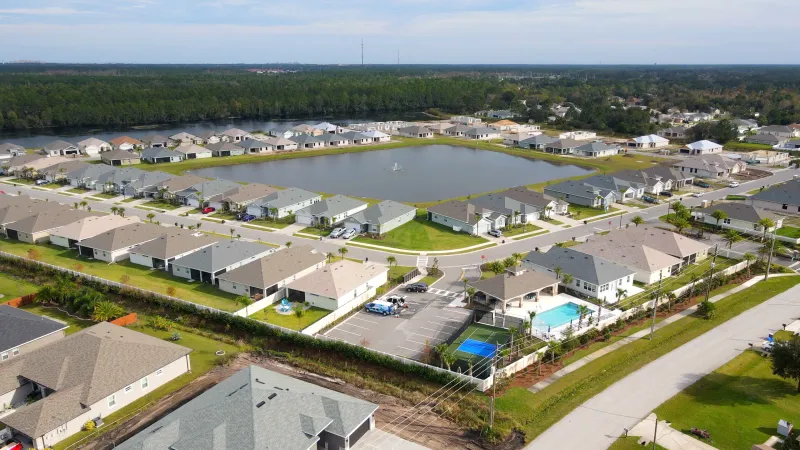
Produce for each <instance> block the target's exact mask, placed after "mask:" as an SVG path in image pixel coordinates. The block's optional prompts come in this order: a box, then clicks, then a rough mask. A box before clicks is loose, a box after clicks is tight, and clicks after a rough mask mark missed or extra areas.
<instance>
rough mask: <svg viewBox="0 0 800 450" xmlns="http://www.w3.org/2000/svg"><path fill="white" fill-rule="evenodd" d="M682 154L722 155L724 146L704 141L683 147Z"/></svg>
mask: <svg viewBox="0 0 800 450" xmlns="http://www.w3.org/2000/svg"><path fill="white" fill-rule="evenodd" d="M680 152H681V153H684V154H687V155H710V154H713V153H722V145H720V144H717V143H716V142H712V141H708V140H702V141H697V142H692V143H691V144H687V145H686V146H685V147H681V149H680Z"/></svg>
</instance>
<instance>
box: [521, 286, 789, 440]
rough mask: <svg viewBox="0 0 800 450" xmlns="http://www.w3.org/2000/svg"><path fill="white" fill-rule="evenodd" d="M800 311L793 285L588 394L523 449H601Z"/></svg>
mask: <svg viewBox="0 0 800 450" xmlns="http://www.w3.org/2000/svg"><path fill="white" fill-rule="evenodd" d="M798 315H800V286H795V287H793V288H792V289H789V290H788V291H785V292H783V293H781V294H779V295H776V296H775V297H773V298H771V299H769V300H767V301H765V302H764V303H761V304H760V305H758V306H755V307H753V308H751V309H749V310H747V311H745V312H743V313H742V314H739V315H738V316H736V317H734V318H732V319H730V320H728V321H727V322H724V323H721V324H720V325H719V326H717V327H715V328H713V329H711V330H709V331H708V332H706V333H704V334H703V335H701V336H698V337H697V338H696V339H693V340H692V341H690V342H688V343H686V344H684V345H682V346H680V347H678V348H677V349H675V350H673V351H671V352H669V353H667V354H666V355H664V356H662V357H661V358H658V359H657V360H655V361H653V362H651V363H649V364H647V365H646V366H644V367H642V368H641V369H639V370H637V371H636V372H634V373H632V374H630V375H628V376H626V377H624V378H622V379H621V380H619V381H617V382H616V383H614V384H613V385H611V386H610V387H609V388H607V389H606V390H604V391H603V392H601V393H600V394H598V395H596V396H594V397H592V398H591V399H590V400H588V401H586V402H585V403H584V404H582V405H581V406H580V407H578V408H577V409H575V410H574V411H572V412H571V413H569V414H568V415H567V416H565V417H564V418H563V419H561V420H560V421H559V422H557V423H556V424H555V425H553V426H552V427H550V428H549V429H548V430H547V431H545V432H544V433H543V434H542V435H540V436H539V437H538V438H537V439H536V440H534V441H533V442H532V443H531V444H529V445H528V446H527V447H526V449H527V450H531V449H543V450H544V449H546V450H552V449H556V448H570V449H571V448H580V449H581V450H605V449H607V448H608V447H609V446H610V445H611V444H612V443H613V442H614V441H615V440H616V439H617V438H618V437H619V436H621V435H622V433H623V429H624V428H628V429H631V428H633V426H634V425H636V424H637V423H639V422H640V421H641V419H642V418H643V417H646V416H647V415H648V414H650V412H651V411H653V409H655V408H656V407H658V405H660V404H662V403H664V402H665V401H667V400H669V399H670V398H672V397H673V396H674V395H675V394H677V393H679V392H681V391H682V390H683V389H685V388H686V387H687V386H689V385H691V384H693V383H694V382H696V381H697V380H698V379H700V378H702V377H703V376H705V375H707V374H708V373H710V372H713V371H714V370H716V369H718V368H719V367H720V366H722V365H723V364H725V363H727V362H728V361H730V360H731V359H733V358H735V357H736V356H738V355H739V354H741V352H742V351H744V350H747V349H748V348H749V345H748V344H749V343H758V342H760V341H762V340H763V339H764V336H766V335H767V334H768V333H774V332H775V331H777V330H780V329H781V328H782V327H781V323H785V322H786V321H787V320H788V319H789V318H791V317H797V316H798Z"/></svg>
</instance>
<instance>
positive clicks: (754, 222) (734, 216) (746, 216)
mask: <svg viewBox="0 0 800 450" xmlns="http://www.w3.org/2000/svg"><path fill="white" fill-rule="evenodd" d="M715 211H722V212H724V213H725V216H726V217H725V218H724V219H722V220H721V221H719V223H717V219H715V218H714V217H713V216H712V214H714V212H715ZM692 216H694V218H695V220H697V221H700V222H703V223H707V224H709V225H713V226H719V227H721V228H724V229H732V230H736V231H739V232H742V233H748V234H759V235H760V234H763V233H764V227H762V226H761V225H759V224H758V222H759V221H760V220H762V219H770V220H772V221H773V222H774V223H775V226H774V227H770V228H769V229H768V230H767V232H770V233H771V232H774V231H775V230H777V229H778V228H781V227H782V226H783V216H780V215H778V214H777V213H776V212H774V211H770V210H766V209H763V208H759V207H757V206H753V205H748V204H743V203H740V202H737V203H718V204H716V205H713V206H709V207H707V208H698V209H693V210H692Z"/></svg>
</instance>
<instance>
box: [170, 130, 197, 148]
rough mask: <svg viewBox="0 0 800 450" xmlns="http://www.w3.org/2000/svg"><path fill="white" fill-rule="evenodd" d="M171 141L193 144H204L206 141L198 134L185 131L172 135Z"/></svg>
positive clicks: (171, 142)
mask: <svg viewBox="0 0 800 450" xmlns="http://www.w3.org/2000/svg"><path fill="white" fill-rule="evenodd" d="M169 142H170V144H171V145H191V144H202V143H204V142H205V141H204V140H203V139H201V138H199V137H198V136H195V135H193V134H189V133H187V132H185V131H183V132H180V133H176V134H173V135H172V136H170V137H169Z"/></svg>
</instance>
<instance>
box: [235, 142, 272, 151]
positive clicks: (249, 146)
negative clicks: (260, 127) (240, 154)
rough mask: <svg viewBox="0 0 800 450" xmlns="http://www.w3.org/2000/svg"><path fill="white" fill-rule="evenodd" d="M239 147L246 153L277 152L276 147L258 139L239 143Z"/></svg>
mask: <svg viewBox="0 0 800 450" xmlns="http://www.w3.org/2000/svg"><path fill="white" fill-rule="evenodd" d="M239 147H242V148H243V149H244V152H245V153H249V154H253V153H266V152H271V151H273V150H275V146H274V145H272V144H269V143H267V142H264V141H259V140H258V139H245V140H244V141H242V142H240V143H239Z"/></svg>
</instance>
